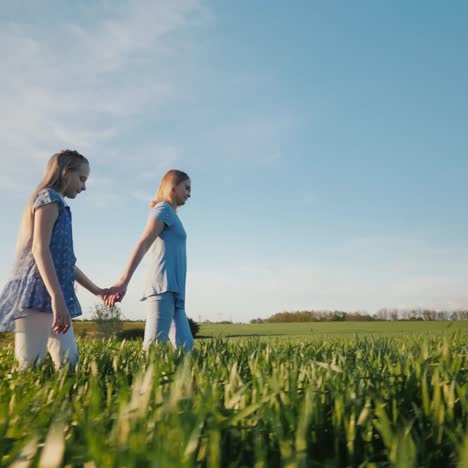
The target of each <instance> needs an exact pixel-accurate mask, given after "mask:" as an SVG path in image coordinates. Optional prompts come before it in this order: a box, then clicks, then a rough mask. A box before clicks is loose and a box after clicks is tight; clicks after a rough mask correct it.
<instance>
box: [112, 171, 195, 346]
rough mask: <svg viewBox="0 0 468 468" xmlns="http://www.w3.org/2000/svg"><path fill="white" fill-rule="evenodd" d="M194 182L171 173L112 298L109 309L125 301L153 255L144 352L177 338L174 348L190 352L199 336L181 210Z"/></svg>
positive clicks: (148, 275) (163, 182)
mask: <svg viewBox="0 0 468 468" xmlns="http://www.w3.org/2000/svg"><path fill="white" fill-rule="evenodd" d="M190 191H191V182H190V178H189V176H188V175H187V174H186V173H185V172H182V171H177V170H171V171H169V172H168V173H167V174H166V175H165V176H164V177H163V178H162V180H161V184H160V186H159V189H158V191H157V193H156V197H155V198H156V199H155V200H154V201H152V202H151V204H150V207H151V208H152V210H151V213H150V216H149V219H148V222H147V225H146V228H145V230H144V231H143V234H142V236H141V238H140V240H139V241H138V242H137V244H136V246H135V248H134V250H133V252H132V254H131V255H130V259H129V261H128V264H127V267H126V268H125V271H124V273H123V274H122V277H121V279H120V281H119V282H118V283H117V284H116V285H115V286H114V287H113V288H111V291H112V294H110V295H108V296H107V297H106V303H107V305H109V306H112V305H114V303H115V302H116V301H117V300H121V299H122V298H123V296H124V295H125V293H126V291H127V287H128V284H129V282H130V279H131V278H132V275H133V273H134V272H135V270H136V268H137V267H138V265H139V264H140V262H141V260H142V259H143V257H144V256H145V255H146V253H147V252H148V251H149V253H148V257H149V258H148V267H147V271H146V277H145V285H144V292H143V296H142V298H141V300H142V301H146V311H147V312H146V325H145V337H144V341H143V348H144V349H145V350H146V349H148V347H149V345H150V344H151V343H154V342H161V341H167V340H168V339H170V340H171V342H172V344H173V345H174V347H177V348H180V347H181V348H183V349H185V351H190V350H191V349H192V346H193V337H192V333H191V331H190V326H189V323H188V319H187V315H186V313H185V278H186V272H187V256H186V247H185V246H186V239H187V234H186V233H185V230H184V226H183V225H182V222H181V221H180V219H179V217H178V216H177V209H178V208H179V207H180V206H182V205H184V204H185V202H186V201H187V199H188V198H189V197H190Z"/></svg>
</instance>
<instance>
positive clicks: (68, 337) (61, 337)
mask: <svg viewBox="0 0 468 468" xmlns="http://www.w3.org/2000/svg"><path fill="white" fill-rule="evenodd" d="M47 349H48V350H49V353H50V355H51V357H52V360H53V361H54V364H55V367H56V368H57V369H61V368H62V367H63V366H64V365H65V364H66V363H67V362H68V363H69V364H70V367H74V366H75V365H76V364H77V362H78V346H77V344H76V339H75V333H74V331H73V324H72V323H70V328H69V329H68V330H67V332H66V333H55V332H54V330H53V329H52V328H51V329H50V333H49V341H48V343H47Z"/></svg>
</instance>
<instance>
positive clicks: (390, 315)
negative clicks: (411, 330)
mask: <svg viewBox="0 0 468 468" xmlns="http://www.w3.org/2000/svg"><path fill="white" fill-rule="evenodd" d="M383 320H468V310H457V311H452V312H448V311H440V310H431V309H409V310H402V309H388V308H383V309H380V310H379V311H378V312H377V313H375V314H372V315H370V314H368V313H366V312H344V311H341V310H333V311H331V310H298V311H295V312H278V313H276V314H274V315H272V316H271V317H269V318H266V319H265V318H256V319H253V320H251V321H250V323H275V322H280V323H284V322H360V321H361V322H364V321H366V322H367V321H383Z"/></svg>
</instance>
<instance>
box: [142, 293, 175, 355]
mask: <svg viewBox="0 0 468 468" xmlns="http://www.w3.org/2000/svg"><path fill="white" fill-rule="evenodd" d="M174 312H175V299H174V293H172V292H165V293H163V294H158V295H156V296H151V297H149V298H148V299H146V324H145V338H144V340H143V349H144V350H147V349H148V348H149V346H150V345H151V343H158V342H165V341H167V340H168V339H169V329H170V327H171V322H172V321H173V319H174Z"/></svg>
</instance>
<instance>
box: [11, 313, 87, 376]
mask: <svg viewBox="0 0 468 468" xmlns="http://www.w3.org/2000/svg"><path fill="white" fill-rule="evenodd" d="M52 323H53V316H52V313H47V312H38V311H36V310H29V312H28V315H26V317H23V318H20V319H17V320H16V321H15V333H16V335H15V356H16V359H17V360H18V363H19V366H20V368H21V369H25V368H27V367H29V366H32V365H39V364H41V363H42V362H43V361H44V358H45V356H46V354H47V351H49V353H50V355H51V357H52V360H53V361H54V364H55V367H56V368H57V369H59V368H61V367H63V366H64V364H65V363H66V362H69V363H70V365H71V366H74V365H75V364H76V363H77V362H78V347H77V345H76V340H75V335H74V333H73V326H72V324H70V328H69V329H68V330H67V332H66V333H55V332H54V330H52Z"/></svg>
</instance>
